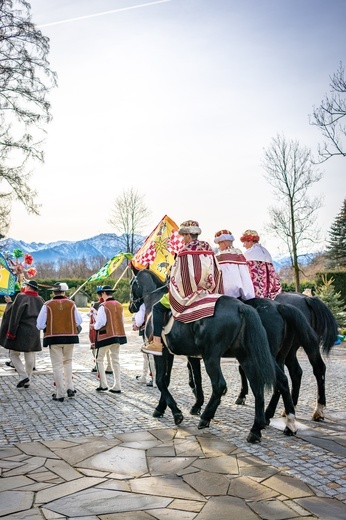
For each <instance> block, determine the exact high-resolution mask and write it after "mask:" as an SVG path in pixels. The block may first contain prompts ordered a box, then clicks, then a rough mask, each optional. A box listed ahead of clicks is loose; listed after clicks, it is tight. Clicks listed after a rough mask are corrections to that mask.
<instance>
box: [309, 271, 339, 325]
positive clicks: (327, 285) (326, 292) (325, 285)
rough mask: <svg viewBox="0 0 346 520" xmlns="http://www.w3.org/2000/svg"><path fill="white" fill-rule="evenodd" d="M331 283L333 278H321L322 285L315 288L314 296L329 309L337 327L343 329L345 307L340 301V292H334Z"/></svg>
mask: <svg viewBox="0 0 346 520" xmlns="http://www.w3.org/2000/svg"><path fill="white" fill-rule="evenodd" d="M333 282H334V278H330V279H329V280H328V279H327V277H326V276H322V285H320V286H318V287H317V289H316V296H318V297H319V298H320V299H321V300H322V301H323V302H324V303H325V304H326V305H327V307H329V309H330V310H331V312H332V313H333V316H334V318H335V319H336V321H337V323H338V326H339V327H341V328H344V327H346V312H345V305H344V302H343V301H342V299H341V294H340V292H335V289H334V286H333Z"/></svg>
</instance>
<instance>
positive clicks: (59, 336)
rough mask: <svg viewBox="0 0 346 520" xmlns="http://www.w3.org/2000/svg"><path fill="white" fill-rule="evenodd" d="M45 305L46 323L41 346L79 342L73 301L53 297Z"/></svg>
mask: <svg viewBox="0 0 346 520" xmlns="http://www.w3.org/2000/svg"><path fill="white" fill-rule="evenodd" d="M45 305H46V307H47V324H46V328H45V331H44V335H43V346H44V347H47V346H48V345H62V344H71V343H79V337H78V334H77V326H76V320H75V316H74V308H75V304H74V302H73V301H72V300H69V299H68V298H56V299H55V298H53V300H50V301H48V302H46V303H45Z"/></svg>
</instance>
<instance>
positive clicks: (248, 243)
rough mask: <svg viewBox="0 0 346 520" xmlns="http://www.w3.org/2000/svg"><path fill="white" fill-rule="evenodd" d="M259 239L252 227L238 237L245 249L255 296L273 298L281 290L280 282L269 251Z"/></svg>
mask: <svg viewBox="0 0 346 520" xmlns="http://www.w3.org/2000/svg"><path fill="white" fill-rule="evenodd" d="M259 239H260V237H259V235H258V233H257V231H255V230H254V229H247V230H246V231H244V233H243V235H242V236H241V237H240V240H241V241H242V242H243V244H244V247H245V249H246V251H245V252H244V256H245V258H246V262H247V265H248V268H249V271H250V276H251V279H252V283H253V286H254V289H255V297H256V298H270V299H271V300H274V298H275V297H276V296H277V295H278V294H280V293H281V292H282V288H281V282H280V279H279V277H278V275H277V274H276V272H275V269H274V265H273V260H272V257H271V256H270V253H269V251H267V249H266V248H265V247H263V246H262V245H260V244H259Z"/></svg>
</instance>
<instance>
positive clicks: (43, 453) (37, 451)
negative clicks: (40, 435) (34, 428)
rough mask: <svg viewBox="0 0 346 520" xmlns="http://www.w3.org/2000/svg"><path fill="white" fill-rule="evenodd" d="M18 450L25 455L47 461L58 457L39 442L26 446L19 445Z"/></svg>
mask: <svg viewBox="0 0 346 520" xmlns="http://www.w3.org/2000/svg"><path fill="white" fill-rule="evenodd" d="M18 448H19V449H20V450H21V451H22V452H23V453H25V454H26V455H32V456H37V457H44V458H47V459H58V458H59V457H58V455H56V454H55V453H54V451H52V450H50V449H49V448H47V446H45V445H44V444H43V443H41V442H30V443H28V444H20V446H18Z"/></svg>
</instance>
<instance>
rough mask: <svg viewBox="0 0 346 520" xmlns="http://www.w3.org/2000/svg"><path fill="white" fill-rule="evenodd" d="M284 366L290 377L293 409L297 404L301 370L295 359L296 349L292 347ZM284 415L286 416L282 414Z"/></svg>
mask: <svg viewBox="0 0 346 520" xmlns="http://www.w3.org/2000/svg"><path fill="white" fill-rule="evenodd" d="M285 365H286V367H287V370H288V373H289V375H290V379H291V384H292V390H291V396H292V401H293V404H294V407H296V406H297V404H298V399H299V393H300V387H301V383H302V376H303V370H302V367H301V366H300V364H299V363H298V359H297V349H296V348H295V347H294V346H293V347H292V348H291V350H290V351H289V352H288V354H287V357H286V359H285ZM284 415H286V414H284Z"/></svg>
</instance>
